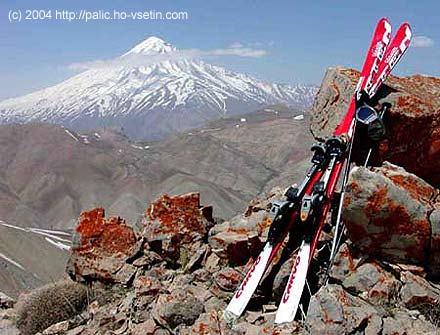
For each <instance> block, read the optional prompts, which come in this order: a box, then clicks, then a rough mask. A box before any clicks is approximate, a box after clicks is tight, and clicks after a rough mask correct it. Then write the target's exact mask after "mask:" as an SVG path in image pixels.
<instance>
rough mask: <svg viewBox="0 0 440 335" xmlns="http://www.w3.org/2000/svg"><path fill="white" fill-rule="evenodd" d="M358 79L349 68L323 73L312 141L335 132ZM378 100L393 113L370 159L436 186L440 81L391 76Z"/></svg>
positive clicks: (439, 177) (439, 160) (314, 109)
mask: <svg viewBox="0 0 440 335" xmlns="http://www.w3.org/2000/svg"><path fill="white" fill-rule="evenodd" d="M358 79H359V72H357V71H355V70H352V69H346V68H342V67H334V68H329V69H328V70H327V72H326V74H325V76H324V79H323V81H322V84H321V88H320V89H319V92H318V94H317V96H316V99H315V102H314V105H313V107H312V113H311V114H312V117H311V131H312V133H313V135H314V136H315V137H316V138H320V139H324V138H327V137H328V136H330V135H331V134H332V133H333V130H334V129H335V127H336V126H337V125H338V124H339V122H340V121H341V120H342V117H343V116H344V114H345V113H346V111H347V109H348V106H349V103H350V100H351V97H352V94H353V92H354V89H355V86H356V83H357V81H358ZM376 100H378V101H379V102H383V101H385V100H386V101H389V102H391V103H392V109H391V110H390V111H389V112H387V115H386V119H385V123H386V127H387V134H388V135H387V141H386V142H384V143H383V145H381V146H380V148H379V152H378V153H376V154H375V155H373V156H374V157H373V158H377V159H378V160H379V161H380V162H381V161H384V160H387V161H389V162H391V163H393V164H396V165H399V166H402V167H404V168H405V169H406V170H407V171H410V172H412V173H415V174H416V175H418V176H420V177H421V178H423V179H424V180H426V181H428V182H430V183H431V184H432V185H436V186H438V185H439V184H440V174H438V171H439V169H440V79H438V78H433V77H429V76H422V75H415V76H411V77H407V78H398V77H395V76H390V77H389V78H388V80H387V81H386V83H385V84H384V85H383V87H382V88H381V89H380V90H379V91H378V93H377V99H376ZM408 134H411V136H408Z"/></svg>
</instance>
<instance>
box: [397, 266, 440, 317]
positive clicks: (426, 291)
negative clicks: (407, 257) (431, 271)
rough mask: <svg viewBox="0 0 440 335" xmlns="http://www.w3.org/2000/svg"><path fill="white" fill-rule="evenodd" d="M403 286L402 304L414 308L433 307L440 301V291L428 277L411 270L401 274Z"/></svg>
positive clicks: (401, 292)
mask: <svg viewBox="0 0 440 335" xmlns="http://www.w3.org/2000/svg"><path fill="white" fill-rule="evenodd" d="M401 279H402V282H403V287H402V289H401V291H400V296H401V300H402V304H403V305H404V306H405V307H407V308H413V309H425V310H426V309H432V308H435V306H436V304H438V303H439V302H440V291H439V289H438V288H435V287H433V286H432V285H431V284H430V283H429V282H428V281H427V280H426V279H424V278H422V277H419V276H416V275H414V274H413V273H411V272H408V271H406V272H403V273H402V274H401Z"/></svg>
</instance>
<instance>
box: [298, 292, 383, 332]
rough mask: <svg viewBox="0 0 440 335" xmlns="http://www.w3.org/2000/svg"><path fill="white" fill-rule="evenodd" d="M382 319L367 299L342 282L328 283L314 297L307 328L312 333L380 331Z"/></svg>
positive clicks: (311, 302) (308, 315) (311, 301)
mask: <svg viewBox="0 0 440 335" xmlns="http://www.w3.org/2000/svg"><path fill="white" fill-rule="evenodd" d="M381 324H382V322H381V318H380V317H379V316H378V313H377V311H376V310H375V309H374V307H372V306H371V305H369V304H368V303H366V302H365V301H364V300H362V299H360V298H359V297H356V296H354V295H351V294H350V293H348V292H346V291H344V290H343V288H342V287H340V286H339V285H326V286H323V287H321V288H320V289H319V291H318V292H317V293H316V294H315V295H314V296H313V297H312V298H311V300H310V305H309V308H308V311H307V319H306V327H307V329H308V331H309V332H310V334H316V335H319V334H354V333H355V331H358V333H360V331H361V330H362V331H363V333H365V334H379V333H380V332H379V331H380V327H381Z"/></svg>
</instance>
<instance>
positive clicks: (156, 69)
mask: <svg viewBox="0 0 440 335" xmlns="http://www.w3.org/2000/svg"><path fill="white" fill-rule="evenodd" d="M175 55H177V56H176V57H175ZM134 60H136V61H135V62H134ZM140 61H141V63H140ZM130 64H131V65H130ZM133 64H134V65H133ZM144 64H145V65H144ZM316 92H317V88H316V87H315V86H307V85H296V86H290V85H284V84H272V83H268V82H263V81H260V80H257V79H255V78H253V77H251V76H248V75H246V74H241V73H236V72H232V71H229V70H227V69H224V68H222V67H219V66H214V65H210V64H207V63H205V62H203V61H201V60H195V59H191V58H184V57H182V54H181V53H180V54H179V50H177V49H176V48H175V47H173V46H172V45H170V44H169V43H167V42H165V41H163V40H162V39H160V38H157V37H150V38H148V39H146V40H145V41H143V42H141V43H140V44H138V45H136V46H135V47H134V48H132V49H131V50H130V51H128V52H127V53H125V54H123V55H122V56H120V57H118V58H117V59H115V60H114V61H113V62H110V65H108V66H102V67H95V68H92V69H89V70H86V71H84V72H82V73H80V74H78V75H76V76H74V77H71V78H69V79H67V80H65V81H63V82H61V83H59V84H57V85H55V86H52V87H49V88H46V89H43V90H39V91H36V92H34V93H31V94H28V95H25V96H23V97H18V98H13V99H7V100H4V101H2V102H0V123H11V122H20V123H22V122H30V121H43V122H51V123H57V124H63V125H64V126H66V127H70V128H73V129H76V130H89V129H93V128H98V127H103V126H111V125H118V126H122V127H123V128H124V130H125V132H126V133H127V135H129V136H130V137H132V138H136V139H158V138H162V137H164V136H166V135H168V134H170V133H173V132H177V131H183V130H187V129H190V128H194V127H198V126H200V125H202V124H203V123H205V122H206V121H208V120H211V119H214V118H218V117H221V116H225V115H236V114H241V113H247V112H250V111H252V110H255V109H256V108H260V107H262V106H265V105H271V104H286V105H289V106H292V107H298V108H309V107H310V106H311V103H312V100H313V98H314V95H315V93H316Z"/></svg>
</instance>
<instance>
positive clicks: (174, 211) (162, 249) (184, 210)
mask: <svg viewBox="0 0 440 335" xmlns="http://www.w3.org/2000/svg"><path fill="white" fill-rule="evenodd" d="M213 225H214V220H213V218H212V207H203V206H201V205H200V194H199V193H189V194H184V195H179V196H174V197H171V196H168V195H164V196H162V197H161V198H160V199H159V200H157V201H155V202H154V203H152V204H151V205H150V206H149V207H148V208H147V210H146V211H145V217H144V219H143V220H142V226H143V232H142V236H144V237H145V239H146V241H147V243H148V245H149V247H150V248H151V250H153V251H155V252H157V253H158V254H159V255H161V256H162V257H165V258H166V259H167V260H168V261H170V262H174V263H178V262H179V260H180V257H181V249H182V248H183V247H186V250H189V249H191V246H192V245H193V244H194V243H195V242H197V241H201V240H203V239H204V238H205V236H206V235H207V233H208V230H209V229H210V228H211V227H212V226H213ZM193 251H194V252H196V250H193ZM190 256H191V255H189V257H190ZM180 265H181V264H180Z"/></svg>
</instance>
